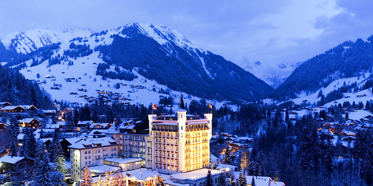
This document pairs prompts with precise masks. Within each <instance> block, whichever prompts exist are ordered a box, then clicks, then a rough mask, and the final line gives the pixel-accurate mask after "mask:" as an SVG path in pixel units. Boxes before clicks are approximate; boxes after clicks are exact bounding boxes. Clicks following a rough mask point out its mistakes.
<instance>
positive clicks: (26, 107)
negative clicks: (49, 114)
mask: <svg viewBox="0 0 373 186" xmlns="http://www.w3.org/2000/svg"><path fill="white" fill-rule="evenodd" d="M18 106H20V107H22V108H25V109H30V108H31V107H35V106H34V105H18ZM35 108H36V107H35Z"/></svg>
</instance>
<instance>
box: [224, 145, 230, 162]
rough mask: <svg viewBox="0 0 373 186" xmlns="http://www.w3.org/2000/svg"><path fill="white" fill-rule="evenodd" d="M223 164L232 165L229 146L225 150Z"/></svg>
mask: <svg viewBox="0 0 373 186" xmlns="http://www.w3.org/2000/svg"><path fill="white" fill-rule="evenodd" d="M223 163H225V164H231V163H232V162H231V158H230V153H229V146H228V145H227V147H226V148H225V153H224V159H223Z"/></svg>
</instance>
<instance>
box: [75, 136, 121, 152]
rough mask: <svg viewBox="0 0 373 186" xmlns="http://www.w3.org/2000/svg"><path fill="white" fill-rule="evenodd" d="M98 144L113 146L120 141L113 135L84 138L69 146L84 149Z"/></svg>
mask: <svg viewBox="0 0 373 186" xmlns="http://www.w3.org/2000/svg"><path fill="white" fill-rule="evenodd" d="M96 144H101V146H102V147H103V146H111V145H118V142H117V141H116V140H115V139H114V138H112V137H103V138H84V139H83V140H81V141H78V142H76V143H74V144H72V145H70V146H69V148H72V149H84V148H94V147H95V145H96Z"/></svg>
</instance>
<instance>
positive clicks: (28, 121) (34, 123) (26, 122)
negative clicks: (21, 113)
mask: <svg viewBox="0 0 373 186" xmlns="http://www.w3.org/2000/svg"><path fill="white" fill-rule="evenodd" d="M18 122H19V126H21V127H28V128H33V129H35V128H39V127H41V125H40V121H39V120H37V119H36V118H23V119H20V120H18Z"/></svg>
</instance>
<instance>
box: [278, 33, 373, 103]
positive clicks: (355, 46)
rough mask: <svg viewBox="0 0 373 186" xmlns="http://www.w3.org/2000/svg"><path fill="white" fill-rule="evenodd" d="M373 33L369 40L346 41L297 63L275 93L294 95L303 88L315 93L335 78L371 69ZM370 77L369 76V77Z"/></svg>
mask: <svg viewBox="0 0 373 186" xmlns="http://www.w3.org/2000/svg"><path fill="white" fill-rule="evenodd" d="M372 41H373V36H371V37H369V38H368V39H367V41H364V40H362V39H357V41H356V42H352V41H346V42H344V43H342V44H340V45H338V46H336V47H334V48H332V49H330V50H328V51H326V52H325V53H323V54H320V55H317V56H315V57H313V58H311V59H309V60H307V61H306V62H304V63H302V64H301V65H300V66H299V67H297V68H296V69H295V70H294V72H293V73H292V74H291V75H290V76H289V77H288V78H287V79H286V81H285V82H284V83H283V84H282V85H281V86H279V87H278V88H277V91H276V93H275V94H274V95H273V97H276V98H281V97H282V98H285V97H289V98H294V97H297V95H299V94H301V93H302V92H306V93H314V92H317V91H319V90H320V88H323V87H327V86H328V85H329V84H330V83H331V82H333V81H335V80H338V79H341V78H350V77H358V76H360V75H362V74H364V73H366V72H371V69H372V64H373V56H372V53H373V42H372ZM366 78H368V77H366Z"/></svg>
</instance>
